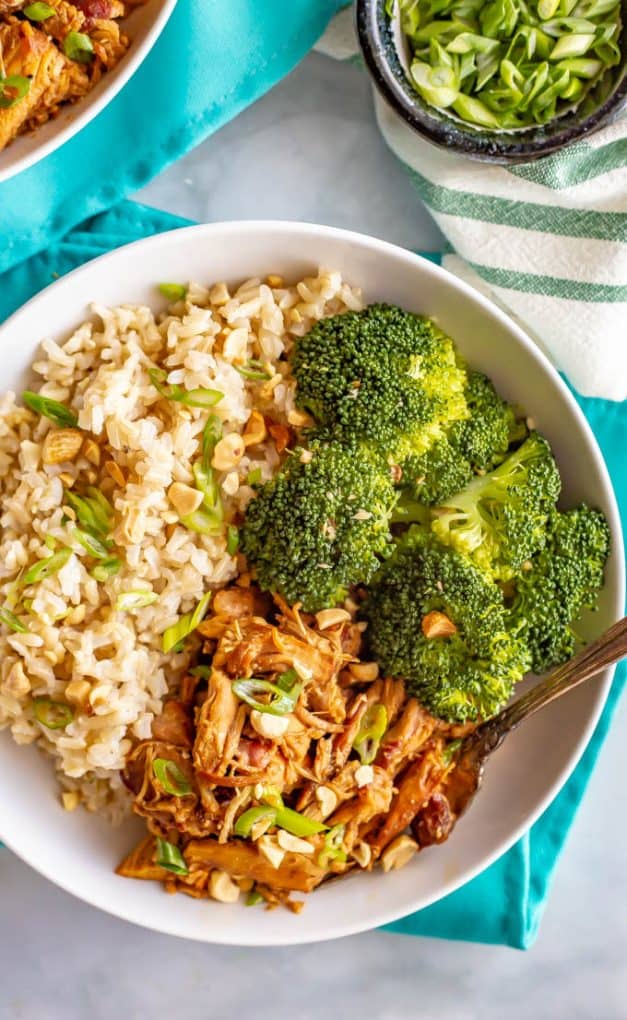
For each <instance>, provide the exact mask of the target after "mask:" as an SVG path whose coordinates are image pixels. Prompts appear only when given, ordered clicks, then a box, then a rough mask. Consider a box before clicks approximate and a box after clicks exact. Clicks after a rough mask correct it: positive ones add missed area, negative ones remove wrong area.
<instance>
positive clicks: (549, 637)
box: [510, 505, 610, 673]
mask: <svg viewBox="0 0 627 1020" xmlns="http://www.w3.org/2000/svg"><path fill="white" fill-rule="evenodd" d="M547 530H548V538H547V542H546V544H545V546H544V548H543V549H542V551H541V552H540V553H538V555H537V556H535V557H534V559H533V560H532V561H531V564H530V569H528V570H524V571H522V572H521V575H520V577H518V578H517V579H516V582H515V596H514V601H513V605H512V608H511V613H510V619H511V623H512V626H513V627H514V628H515V629H516V630H517V631H518V632H519V633H520V634H521V635H522V637H523V638H524V640H525V641H526V643H527V645H528V646H529V649H530V652H531V657H532V667H533V670H534V671H535V672H536V673H543V672H545V670H547V669H549V668H550V667H551V666H555V665H557V664H558V663H560V662H565V661H566V660H567V659H569V658H570V657H571V656H572V655H573V653H574V651H575V648H576V645H577V643H578V639H577V636H576V634H575V632H574V631H573V624H574V623H575V622H576V621H577V619H578V618H579V616H580V614H581V613H582V611H583V610H584V609H592V608H594V607H595V605H596V601H597V597H598V594H599V591H600V589H601V586H602V584H603V571H604V567H605V563H606V560H607V557H608V553H609V548H610V531H609V527H608V525H607V521H606V520H605V517H604V516H603V514H602V513H600V511H598V510H591V509H590V508H589V507H587V506H585V505H582V506H579V507H577V508H576V509H574V510H567V511H566V512H565V513H559V512H557V511H556V512H555V513H554V514H552V515H551V518H550V521H549V525H548V528H547Z"/></svg>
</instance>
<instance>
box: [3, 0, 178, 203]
mask: <svg viewBox="0 0 627 1020" xmlns="http://www.w3.org/2000/svg"><path fill="white" fill-rule="evenodd" d="M149 2H150V0H149ZM176 3H177V0H161V7H160V9H159V10H158V11H157V13H156V15H155V17H154V19H153V21H152V23H151V24H150V25H149V27H148V30H147V32H146V34H145V36H144V38H143V39H142V40H141V42H140V43H139V45H138V46H134V45H133V41H132V40H131V46H130V49H129V51H128V52H127V54H125V55H124V56H123V58H122V60H123V66H120V65H117V68H112V70H111V71H109V72H108V75H109V74H110V75H112V77H111V78H110V79H108V76H105V83H106V87H105V88H103V90H102V92H101V93H100V95H98V96H97V97H93V98H92V99H91V101H90V100H89V95H90V94H89V92H88V93H87V95H86V96H83V97H82V99H80V100H79V101H78V104H79V105H78V108H79V109H80V112H79V113H78V114H77V115H76V117H73V118H72V119H71V120H69V121H68V123H67V124H66V125H65V126H64V127H62V128H61V130H59V131H56V132H55V133H54V134H53V135H52V137H51V138H49V139H48V140H47V141H45V142H42V143H41V144H40V145H34V147H33V148H32V149H31V150H30V151H28V152H26V153H25V154H24V155H23V156H20V157H19V158H18V159H16V160H15V161H10V162H9V163H8V165H7V166H5V167H3V166H2V165H1V164H0V184H3V183H4V182H5V181H9V180H11V178H13V177H15V176H17V174H20V173H21V172H22V171H23V170H28V169H29V167H32V166H35V164H37V163H40V162H41V160H43V159H45V158H46V156H50V155H51V154H52V153H53V152H56V150H57V149H59V148H60V147H61V146H62V145H65V143H66V142H68V141H69V140H70V138H73V137H74V135H77V134H78V133H79V132H80V131H82V130H83V128H84V127H86V125H87V124H89V123H90V121H92V120H94V119H95V118H96V117H98V115H99V114H100V113H102V111H103V110H104V108H105V107H106V106H108V105H109V103H111V102H112V101H113V99H115V97H116V96H117V94H118V92H120V91H121V90H122V89H123V88H124V86H125V85H126V83H127V82H128V81H129V80H130V78H132V76H133V75H134V74H135V72H136V71H137V70H138V69H139V67H140V65H141V64H142V63H143V62H144V60H145V59H146V57H147V56H148V54H149V53H150V51H151V49H152V48H153V46H154V45H155V43H156V41H157V39H158V38H159V36H160V35H161V33H162V32H163V29H164V28H165V26H166V24H167V22H168V21H169V19H170V16H171V15H172V13H173V12H174V8H175V7H176ZM132 14H133V11H131V13H130V15H127V18H125V19H124V22H126V21H127V19H128V17H129V16H132ZM118 68H119V70H118ZM116 72H117V73H116ZM41 127H42V128H43V127H45V124H44V125H41ZM38 130H39V128H35V129H34V131H33V132H29V136H32V137H36V135H37V132H38ZM3 151H4V152H9V154H10V147H8V148H6V149H5V150H3ZM0 156H2V151H0Z"/></svg>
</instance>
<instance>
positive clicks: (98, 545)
mask: <svg viewBox="0 0 627 1020" xmlns="http://www.w3.org/2000/svg"><path fill="white" fill-rule="evenodd" d="M72 537H73V538H75V539H76V541H77V542H80V544H81V545H82V547H83V549H85V550H86V551H87V552H88V553H89V555H90V556H93V557H94V559H97V560H107V559H109V554H110V552H111V543H110V542H107V543H105V542H101V541H100V539H99V538H96V536H95V535H90V533H89V532H88V531H83V529H82V528H77V527H76V525H75V526H74V527H73V528H72Z"/></svg>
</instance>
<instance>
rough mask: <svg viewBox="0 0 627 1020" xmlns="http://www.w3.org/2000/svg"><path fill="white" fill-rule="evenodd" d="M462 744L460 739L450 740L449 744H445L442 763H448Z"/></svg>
mask: <svg viewBox="0 0 627 1020" xmlns="http://www.w3.org/2000/svg"><path fill="white" fill-rule="evenodd" d="M461 746H462V742H461V740H451V742H450V744H447V745H446V747H445V748H444V750H443V751H442V762H443V763H444V765H450V764H451V762H452V761H453V758H454V757H455V755H456V754H457V752H458V751H459V749H460V747H461Z"/></svg>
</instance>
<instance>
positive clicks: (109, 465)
mask: <svg viewBox="0 0 627 1020" xmlns="http://www.w3.org/2000/svg"><path fill="white" fill-rule="evenodd" d="M104 467H105V471H106V472H107V474H108V475H110V476H111V478H113V481H114V482H115V483H116V484H117V485H120V486H124V485H126V476H125V474H124V472H123V471H122V468H121V467H120V465H119V464H116V462H115V461H114V460H108V461H106V462H105V466H104Z"/></svg>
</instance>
